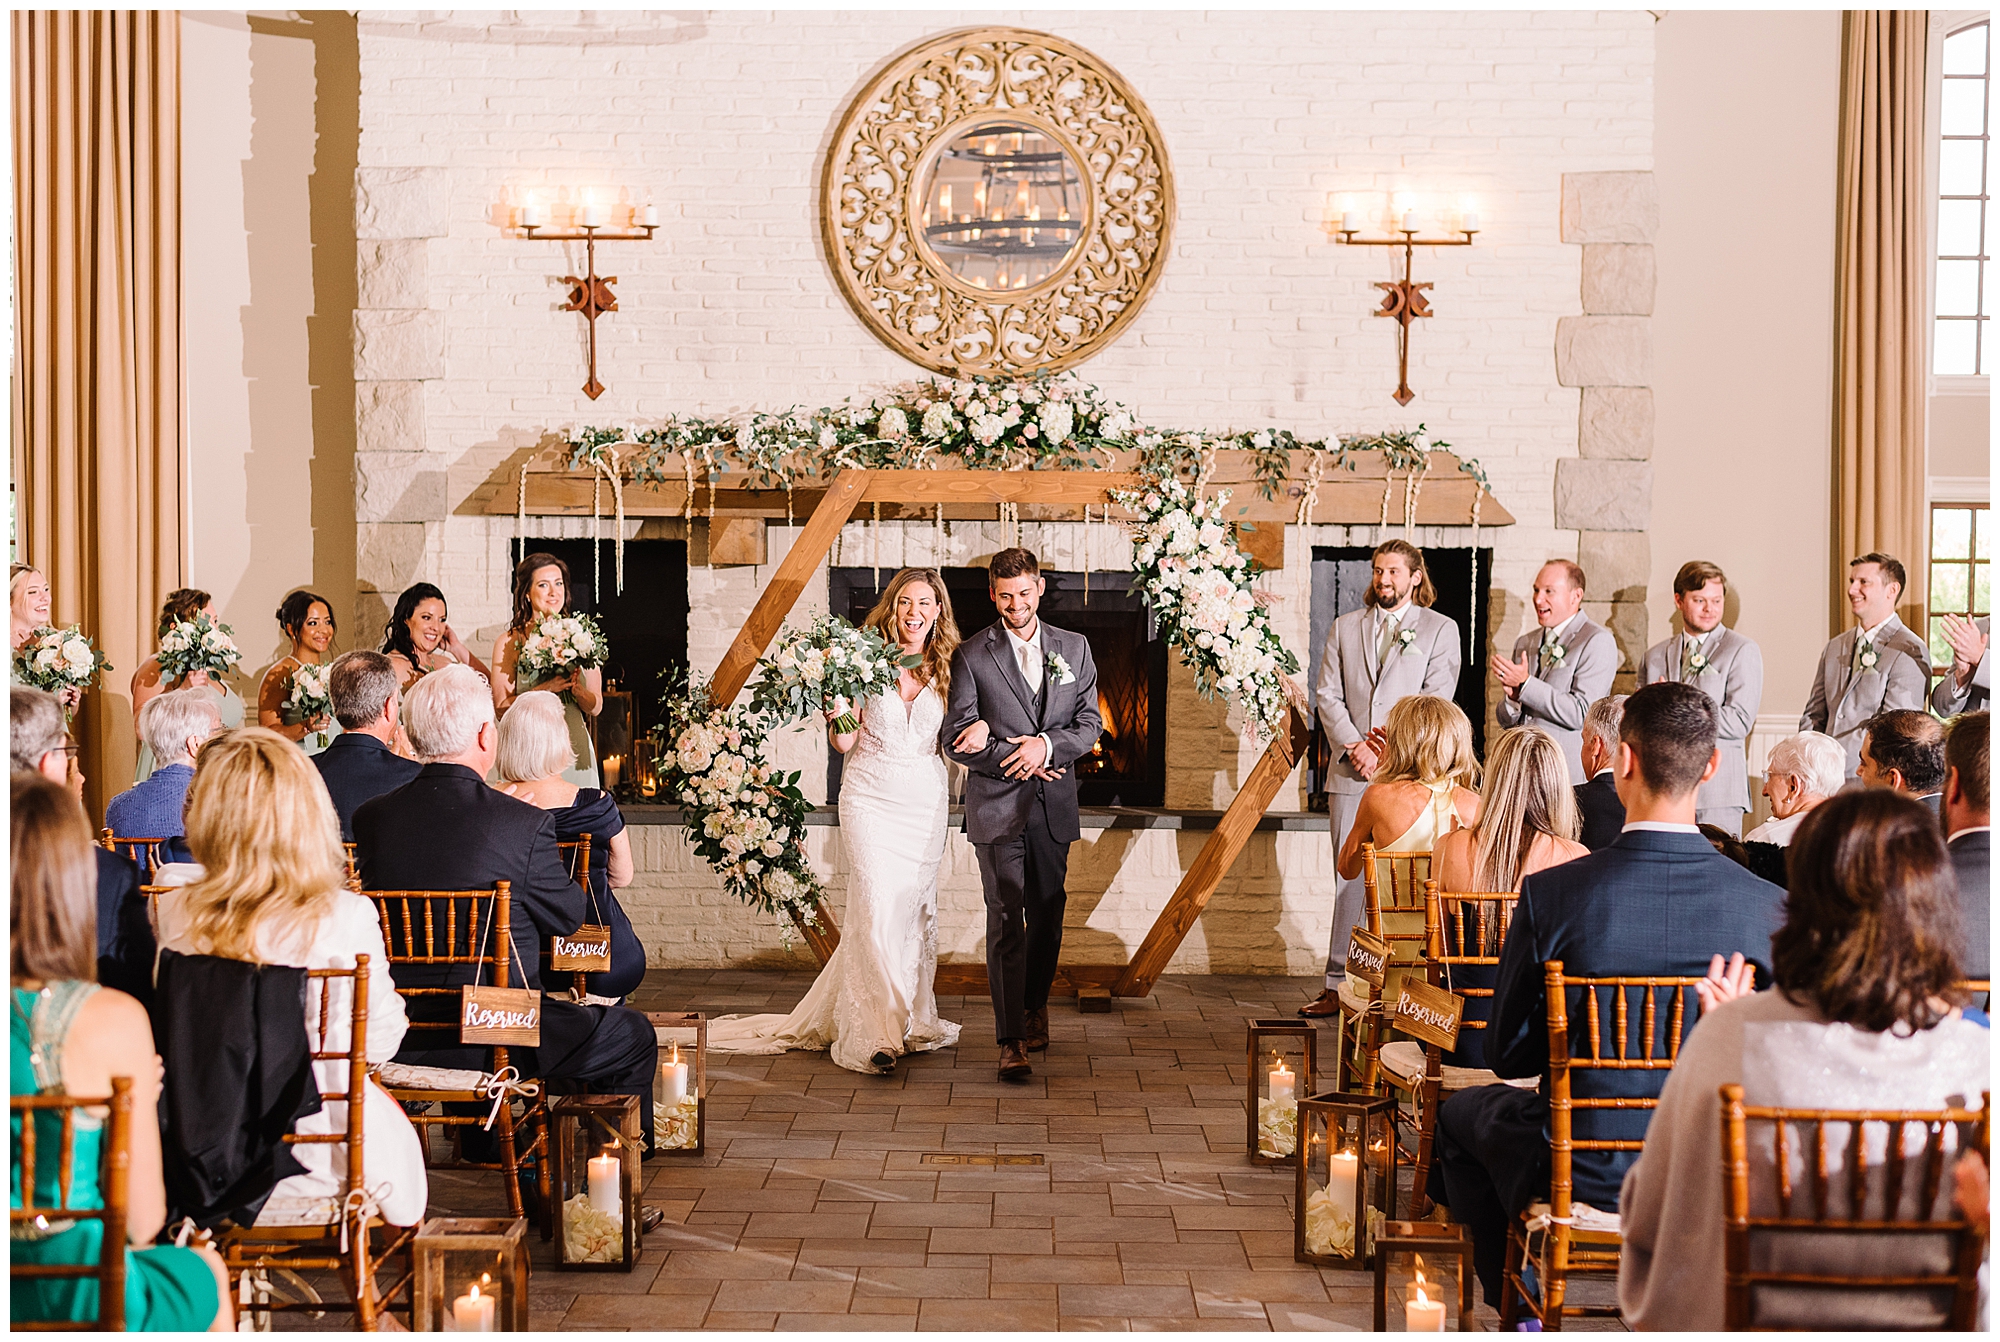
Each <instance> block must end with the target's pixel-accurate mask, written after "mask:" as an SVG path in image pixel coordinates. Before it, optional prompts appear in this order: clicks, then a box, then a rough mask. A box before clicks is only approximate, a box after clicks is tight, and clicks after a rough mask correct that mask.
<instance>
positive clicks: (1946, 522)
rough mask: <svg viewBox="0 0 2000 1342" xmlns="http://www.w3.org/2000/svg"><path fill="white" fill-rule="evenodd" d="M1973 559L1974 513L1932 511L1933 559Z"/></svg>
mask: <svg viewBox="0 0 2000 1342" xmlns="http://www.w3.org/2000/svg"><path fill="white" fill-rule="evenodd" d="M1971 557H1972V511H1971V510H1970V509H1968V508H1933V509H1931V558H1933V559H1970V558H1971ZM1931 604H1932V605H1937V604H1938V603H1937V602H1932V603H1931ZM1943 609H1946V610H1949V609H1950V607H1948V606H1946V607H1943Z"/></svg>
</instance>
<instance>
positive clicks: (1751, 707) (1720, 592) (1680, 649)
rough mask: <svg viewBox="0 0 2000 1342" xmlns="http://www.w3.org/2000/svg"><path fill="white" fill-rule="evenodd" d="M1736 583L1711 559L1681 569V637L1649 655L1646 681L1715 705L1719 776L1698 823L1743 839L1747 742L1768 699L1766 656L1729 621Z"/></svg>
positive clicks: (1642, 679)
mask: <svg viewBox="0 0 2000 1342" xmlns="http://www.w3.org/2000/svg"><path fill="white" fill-rule="evenodd" d="M1728 583H1729V580H1728V579H1727V578H1725V577H1724V576H1723V574H1722V570H1721V569H1719V568H1717V567H1716V566H1715V565H1713V564H1710V563H1708V562H1706V561H1705V560H1700V559H1695V560H1690V561H1689V562H1688V563H1685V564H1683V565H1681V571H1680V572H1679V573H1677V574H1675V575H1674V608H1675V609H1677V610H1678V611H1680V613H1681V632H1680V633H1678V634H1675V635H1672V636H1671V637H1668V638H1666V639H1664V640H1662V641H1661V642H1658V643H1655V644H1654V645H1653V646H1652V647H1650V648H1648V649H1647V650H1646V659H1645V661H1644V663H1642V664H1641V666H1640V668H1639V683H1640V684H1641V685H1653V684H1657V683H1658V682H1660V681H1663V680H1677V681H1680V682H1681V683H1682V684H1686V685H1692V686H1694V687H1695V688H1696V689H1698V690H1700V691H1701V692H1702V693H1703V694H1706V695H1707V696H1708V697H1709V698H1710V699H1712V700H1714V701H1715V719H1716V730H1715V748H1716V751H1717V757H1716V763H1715V776H1714V777H1713V778H1711V779H1709V780H1708V781H1707V782H1706V783H1703V784H1702V785H1701V789H1700V791H1699V792H1698V793H1697V794H1696V797H1695V821H1696V823H1698V824H1703V825H1714V826H1716V827H1718V828H1720V829H1722V830H1724V831H1726V832H1728V833H1730V834H1733V835H1737V836H1738V837H1741V835H1742V833H1743V816H1744V813H1745V812H1747V811H1748V810H1749V809H1750V770H1749V765H1748V762H1747V759H1746V757H1745V753H1744V745H1743V743H1744V742H1745V741H1747V740H1748V739H1749V737H1750V729H1751V728H1752V727H1754V726H1756V725H1757V707H1758V705H1759V704H1761V703H1762V702H1763V699H1764V654H1763V653H1762V652H1761V651H1759V650H1758V647H1757V645H1756V644H1755V643H1753V642H1751V641H1750V640H1749V639H1747V638H1745V637H1744V636H1743V635H1741V634H1739V633H1737V632H1736V631H1735V630H1734V629H1731V628H1729V627H1728V626H1727V625H1725V624H1723V623H1722V607H1723V601H1724V598H1725V597H1726V595H1727V593H1728Z"/></svg>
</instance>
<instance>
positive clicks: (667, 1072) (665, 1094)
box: [654, 1044, 688, 1109]
mask: <svg viewBox="0 0 2000 1342" xmlns="http://www.w3.org/2000/svg"><path fill="white" fill-rule="evenodd" d="M687 1093H688V1065H687V1064H686V1063H684V1062H682V1061H681V1046H680V1045H679V1044H675V1045H674V1046H673V1054H672V1056H671V1057H670V1058H669V1059H668V1060H667V1061H665V1062H663V1063H661V1064H660V1096H659V1099H657V1100H656V1101H654V1103H656V1104H664V1105H666V1106H667V1107H668V1108H669V1109H678V1108H679V1107H680V1105H681V1101H683V1100H685V1099H686V1098H687Z"/></svg>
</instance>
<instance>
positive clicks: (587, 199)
mask: <svg viewBox="0 0 2000 1342" xmlns="http://www.w3.org/2000/svg"><path fill="white" fill-rule="evenodd" d="M576 222H577V224H578V225H579V226H580V227H583V228H596V227H597V226H598V225H599V224H600V223H602V222H603V217H602V216H601V215H600V214H599V213H598V210H597V202H596V201H595V200H592V199H591V196H590V192H588V191H586V192H584V193H583V208H582V209H580V210H578V211H577V215H576Z"/></svg>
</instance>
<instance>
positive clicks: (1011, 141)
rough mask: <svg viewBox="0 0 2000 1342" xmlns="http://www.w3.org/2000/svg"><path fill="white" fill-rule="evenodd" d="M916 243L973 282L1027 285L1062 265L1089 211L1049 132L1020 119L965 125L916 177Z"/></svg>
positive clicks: (996, 286)
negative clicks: (924, 175)
mask: <svg viewBox="0 0 2000 1342" xmlns="http://www.w3.org/2000/svg"><path fill="white" fill-rule="evenodd" d="M922 200H923V202H924V205H923V218H922V221H921V222H922V228H923V236H924V242H925V244H926V245H928V246H929V248H930V249H931V251H932V252H934V253H936V254H937V257H938V259H939V261H940V262H942V263H943V265H944V266H945V267H946V268H947V269H948V270H950V272H951V273H952V274H953V275H956V276H957V277H958V278H959V279H961V280H963V281H964V282H965V283H967V284H970V285H973V286H974V287H976V288H980V289H988V290H1001V289H1030V288H1033V287H1034V286H1036V285H1038V284H1040V283H1041V282H1042V281H1044V280H1046V279H1048V278H1049V277H1050V276H1051V275H1054V274H1055V273H1056V272H1057V271H1059V270H1061V269H1062V266H1063V263H1064V262H1065V261H1067V260H1068V259H1069V257H1070V253H1072V252H1074V251H1075V250H1076V248H1077V245H1078V244H1079V243H1080V242H1081V241H1082V240H1083V228H1084V216H1085V215H1086V214H1088V212H1089V205H1088V199H1087V197H1086V196H1085V195H1084V191H1083V179H1082V175H1081V174H1080V173H1079V172H1078V170H1077V164H1076V160H1075V159H1073V158H1071V157H1070V154H1069V151H1068V150H1066V149H1064V148H1063V146H1062V145H1061V143H1059V142H1058V141H1057V140H1056V139H1055V137H1054V136H1052V135H1050V134H1048V133H1046V132H1045V131H1043V130H1041V129H1040V128H1038V127H1036V126H1034V125H1032V124H1029V123H1026V122H1021V121H1014V120H1007V119H1003V120H995V121H988V122H984V123H981V124H979V125H976V126H972V127H969V128H968V129H966V130H965V131H964V132H962V133H961V134H960V135H958V136H957V138H955V139H953V140H952V141H951V143H949V144H948V145H946V146H945V147H944V149H943V151H942V152H941V153H939V154H938V156H937V158H936V160H935V161H934V162H933V163H932V165H931V170H930V174H929V178H928V180H927V181H926V182H925V183H924V186H923V194H922Z"/></svg>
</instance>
